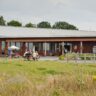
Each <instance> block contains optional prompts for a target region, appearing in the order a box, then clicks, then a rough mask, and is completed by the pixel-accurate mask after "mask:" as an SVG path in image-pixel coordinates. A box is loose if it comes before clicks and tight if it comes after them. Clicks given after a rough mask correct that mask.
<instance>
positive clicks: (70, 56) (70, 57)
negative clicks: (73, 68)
mask: <svg viewBox="0 0 96 96" xmlns="http://www.w3.org/2000/svg"><path fill="white" fill-rule="evenodd" d="M66 58H67V59H75V58H76V53H67V54H66Z"/></svg>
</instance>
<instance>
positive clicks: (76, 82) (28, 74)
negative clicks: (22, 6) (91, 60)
mask: <svg viewBox="0 0 96 96" xmlns="http://www.w3.org/2000/svg"><path fill="white" fill-rule="evenodd" d="M4 60H6V64H5V63H4ZM95 81H96V64H74V63H64V62H60V61H36V62H34V61H24V60H23V59H21V58H20V59H9V58H7V59H5V58H1V59H0V95H1V96H95V95H96V82H95Z"/></svg>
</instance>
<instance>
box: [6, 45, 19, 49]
mask: <svg viewBox="0 0 96 96" xmlns="http://www.w3.org/2000/svg"><path fill="white" fill-rule="evenodd" d="M8 49H9V50H19V48H18V47H16V46H14V45H12V46H11V47H9V48H8Z"/></svg>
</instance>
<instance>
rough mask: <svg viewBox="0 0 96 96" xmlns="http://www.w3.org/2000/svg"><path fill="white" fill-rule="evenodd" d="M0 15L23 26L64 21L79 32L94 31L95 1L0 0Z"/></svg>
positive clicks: (95, 21) (95, 23)
mask: <svg viewBox="0 0 96 96" xmlns="http://www.w3.org/2000/svg"><path fill="white" fill-rule="evenodd" d="M0 15H2V16H4V18H5V19H6V20H7V21H10V20H12V19H15V20H19V21H21V22H22V23H23V24H25V23H28V22H32V23H35V24H37V23H38V22H40V21H49V22H51V24H53V23H54V22H56V21H66V22H69V23H71V24H74V25H76V26H77V27H78V28H79V29H80V30H96V0H0Z"/></svg>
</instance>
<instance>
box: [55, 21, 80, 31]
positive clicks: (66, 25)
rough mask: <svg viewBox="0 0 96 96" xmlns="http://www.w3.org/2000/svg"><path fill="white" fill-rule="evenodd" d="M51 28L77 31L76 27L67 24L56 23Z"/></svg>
mask: <svg viewBox="0 0 96 96" xmlns="http://www.w3.org/2000/svg"><path fill="white" fill-rule="evenodd" d="M53 28H54V29H69V30H78V29H77V27H76V26H74V25H71V24H69V23H67V22H62V21H60V22H56V23H55V24H54V25H53Z"/></svg>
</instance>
